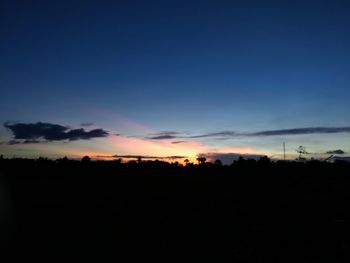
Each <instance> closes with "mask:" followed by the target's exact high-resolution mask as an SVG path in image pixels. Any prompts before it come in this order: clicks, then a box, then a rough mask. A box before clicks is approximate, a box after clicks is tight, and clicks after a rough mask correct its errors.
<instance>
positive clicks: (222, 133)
mask: <svg viewBox="0 0 350 263" xmlns="http://www.w3.org/2000/svg"><path fill="white" fill-rule="evenodd" d="M237 135H240V134H239V133H237V132H234V131H222V132H213V133H207V134H201V135H193V136H189V137H188V138H192V139H195V138H205V137H221V136H237Z"/></svg>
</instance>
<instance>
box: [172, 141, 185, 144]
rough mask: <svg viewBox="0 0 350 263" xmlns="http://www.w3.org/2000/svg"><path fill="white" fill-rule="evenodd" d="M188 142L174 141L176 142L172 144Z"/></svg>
mask: <svg viewBox="0 0 350 263" xmlns="http://www.w3.org/2000/svg"><path fill="white" fill-rule="evenodd" d="M186 142H187V141H174V142H171V143H172V144H180V143H186Z"/></svg>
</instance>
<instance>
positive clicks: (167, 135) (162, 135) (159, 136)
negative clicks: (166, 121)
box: [146, 131, 180, 140]
mask: <svg viewBox="0 0 350 263" xmlns="http://www.w3.org/2000/svg"><path fill="white" fill-rule="evenodd" d="M179 135H180V133H179V132H175V131H163V132H158V133H152V134H150V135H149V136H148V137H146V139H151V140H168V139H175V138H178V136H179Z"/></svg>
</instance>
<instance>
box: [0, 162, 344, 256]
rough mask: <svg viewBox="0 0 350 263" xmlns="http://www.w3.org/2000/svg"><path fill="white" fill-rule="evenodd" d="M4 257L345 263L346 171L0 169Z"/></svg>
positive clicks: (317, 166)
mask: <svg viewBox="0 0 350 263" xmlns="http://www.w3.org/2000/svg"><path fill="white" fill-rule="evenodd" d="M0 167H1V168H0V171H1V181H0V183H1V185H0V188H1V192H2V193H1V200H2V201H1V204H0V205H1V211H0V213H1V220H2V223H1V236H2V249H3V252H2V257H3V256H8V257H10V258H12V260H13V261H14V260H16V259H17V260H29V259H44V260H47V261H48V262H50V261H52V260H54V259H57V258H62V259H67V260H71V259H72V260H74V259H82V260H87V259H93V260H94V261H97V260H99V261H106V259H111V258H112V259H113V260H114V261H119V262H128V261H135V260H136V261H138V262H140V261H142V262H143V261H146V260H151V262H152V261H162V262H169V261H176V262H179V261H183V260H186V261H187V260H192V261H195V262H200V261H203V260H209V261H211V262H349V260H350V165H349V164H347V163H341V162H338V163H334V164H332V163H321V162H308V163H296V162H291V163H284V162H277V163H271V162H269V161H266V160H265V161H260V162H255V161H241V162H236V163H235V164H234V165H232V166H220V165H213V164H203V165H195V166H188V167H182V166H177V165H175V164H173V165H170V164H167V163H163V162H142V163H128V164H121V163H118V162H85V163H84V162H73V161H62V162H52V161H47V160H39V161H34V160H6V159H3V160H1V161H0Z"/></svg>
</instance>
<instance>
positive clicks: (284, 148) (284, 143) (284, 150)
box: [283, 142, 286, 161]
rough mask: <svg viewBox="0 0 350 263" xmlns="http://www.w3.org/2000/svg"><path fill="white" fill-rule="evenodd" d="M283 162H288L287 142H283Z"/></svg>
mask: <svg viewBox="0 0 350 263" xmlns="http://www.w3.org/2000/svg"><path fill="white" fill-rule="evenodd" d="M283 160H284V161H286V142H283Z"/></svg>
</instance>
